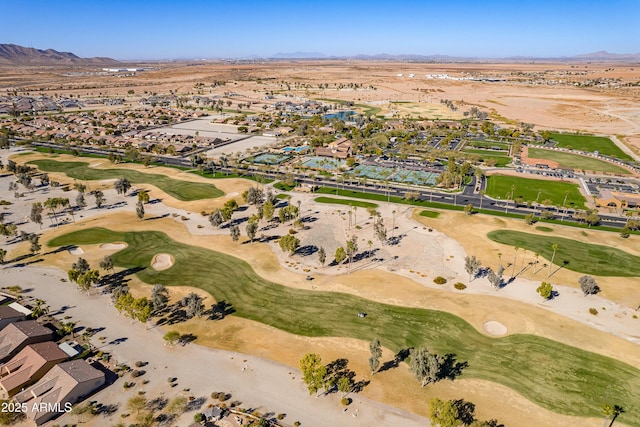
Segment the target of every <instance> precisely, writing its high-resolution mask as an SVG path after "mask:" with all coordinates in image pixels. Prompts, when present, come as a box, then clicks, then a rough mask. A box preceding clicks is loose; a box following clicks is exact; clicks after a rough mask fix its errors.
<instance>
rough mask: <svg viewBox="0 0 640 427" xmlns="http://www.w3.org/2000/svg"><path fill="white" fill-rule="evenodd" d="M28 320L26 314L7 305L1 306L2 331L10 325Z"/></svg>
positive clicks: (0, 325) (0, 328)
mask: <svg viewBox="0 0 640 427" xmlns="http://www.w3.org/2000/svg"><path fill="white" fill-rule="evenodd" d="M24 319H26V316H25V314H24V313H21V312H19V311H18V310H16V309H15V308H13V307H9V306H7V305H1V306H0V330H2V329H4V327H5V326H7V325H8V324H10V323H13V322H18V321H20V320H24Z"/></svg>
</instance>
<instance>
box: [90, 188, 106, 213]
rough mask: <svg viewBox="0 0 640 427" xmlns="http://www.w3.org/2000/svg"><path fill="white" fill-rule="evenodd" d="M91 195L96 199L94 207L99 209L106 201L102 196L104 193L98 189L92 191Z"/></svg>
mask: <svg viewBox="0 0 640 427" xmlns="http://www.w3.org/2000/svg"><path fill="white" fill-rule="evenodd" d="M93 196H94V197H95V200H96V208H98V209H100V208H102V207H103V206H104V202H106V201H107V199H106V197H104V193H103V192H102V191H100V190H95V191H94V192H93Z"/></svg>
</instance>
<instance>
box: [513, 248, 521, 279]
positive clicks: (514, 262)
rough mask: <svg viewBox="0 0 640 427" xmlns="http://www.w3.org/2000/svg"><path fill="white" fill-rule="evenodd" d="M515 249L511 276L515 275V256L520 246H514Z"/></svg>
mask: <svg viewBox="0 0 640 427" xmlns="http://www.w3.org/2000/svg"><path fill="white" fill-rule="evenodd" d="M515 249H516V251H515V253H514V254H513V273H511V275H512V276H515V275H516V258H517V256H518V251H519V250H520V247H518V246H516V248H515Z"/></svg>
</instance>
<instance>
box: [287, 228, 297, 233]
mask: <svg viewBox="0 0 640 427" xmlns="http://www.w3.org/2000/svg"><path fill="white" fill-rule="evenodd" d="M297 233H298V232H297V231H296V230H294V229H293V228H291V229H289V234H297Z"/></svg>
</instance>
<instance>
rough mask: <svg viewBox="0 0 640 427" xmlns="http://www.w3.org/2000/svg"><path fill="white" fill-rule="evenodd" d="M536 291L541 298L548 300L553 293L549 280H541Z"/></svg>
mask: <svg viewBox="0 0 640 427" xmlns="http://www.w3.org/2000/svg"><path fill="white" fill-rule="evenodd" d="M536 292H537V293H538V294H540V296H541V297H542V298H544V299H545V300H548V299H549V298H551V295H553V286H552V285H551V283H549V282H542V283H541V284H540V286H538V288H537V289H536Z"/></svg>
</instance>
